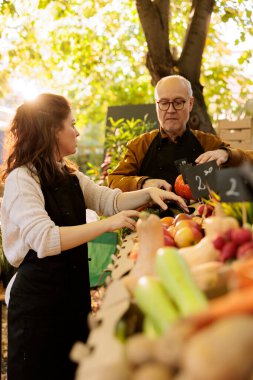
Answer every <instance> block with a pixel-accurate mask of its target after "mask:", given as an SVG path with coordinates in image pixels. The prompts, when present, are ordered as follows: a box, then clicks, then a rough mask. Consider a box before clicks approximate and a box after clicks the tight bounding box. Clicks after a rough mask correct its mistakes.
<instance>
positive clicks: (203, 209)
mask: <svg viewBox="0 0 253 380" xmlns="http://www.w3.org/2000/svg"><path fill="white" fill-rule="evenodd" d="M213 210H214V207H213V206H211V205H207V204H201V205H200V206H199V207H198V214H199V215H200V216H204V217H205V218H208V217H209V216H211V215H212V214H213Z"/></svg>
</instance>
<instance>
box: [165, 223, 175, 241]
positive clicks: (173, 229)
mask: <svg viewBox="0 0 253 380" xmlns="http://www.w3.org/2000/svg"><path fill="white" fill-rule="evenodd" d="M167 231H168V232H169V234H170V236H171V237H172V238H174V236H175V233H176V230H175V226H173V225H171V226H169V227H168V228H167Z"/></svg>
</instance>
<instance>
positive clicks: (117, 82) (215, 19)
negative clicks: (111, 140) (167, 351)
mask: <svg viewBox="0 0 253 380" xmlns="http://www.w3.org/2000/svg"><path fill="white" fill-rule="evenodd" d="M190 8H191V2H190V1H189V0H180V1H171V2H170V15H171V17H170V20H169V29H170V41H169V42H170V48H171V50H172V52H173V55H174V57H175V58H176V57H178V56H179V54H180V52H181V50H182V47H183V45H184V38H185V32H186V30H187V25H188V23H189V20H190ZM182 10H183V12H182ZM252 12H253V6H252V0H247V1H242V0H233V1H229V2H228V1H226V0H217V1H216V6H215V12H214V13H213V15H212V24H211V27H210V30H209V38H208V41H207V44H206V50H205V53H204V56H203V66H202V78H201V81H202V83H203V85H204V87H205V88H204V91H205V99H206V101H207V103H208V105H209V110H210V114H211V116H212V117H213V120H214V121H216V120H217V119H218V117H220V116H221V112H222V109H223V110H224V109H227V107H228V109H229V110H230V113H231V115H232V116H238V115H239V114H240V112H241V108H242V104H243V103H244V101H245V97H246V96H249V94H250V93H251V88H250V86H251V84H252V83H251V82H250V81H248V78H245V77H244V76H243V75H242V74H241V73H242V72H243V67H245V66H246V65H247V64H248V62H250V60H251V59H252V49H251V50H250V49H247V50H245V49H244V51H242V54H241V56H240V57H239V58H238V65H237V67H236V66H235V65H231V62H230V56H231V49H228V48H227V43H226V42H224V41H222V31H221V29H220V25H221V24H222V22H225V24H226V27H230V23H232V24H231V25H232V28H233V29H234V30H235V29H238V35H236V36H235V44H238V45H240V44H241V43H242V41H244V40H245V41H247V37H248V36H249V35H253V28H252ZM31 15H32V18H31ZM146 52H147V47H146V41H145V38H144V35H143V32H142V30H141V27H140V22H139V19H138V14H137V11H136V5H135V2H134V1H130V0H110V1H108V0H85V1H82V0H72V1H67V0H55V1H52V0H39V1H38V2H37V1H33V0H26V1H20V0H13V1H8V0H2V1H0V68H1V70H0V84H1V86H0V88H1V90H0V96H2V97H5V98H6V96H7V95H8V94H9V93H10V83H9V82H10V79H12V81H13V80H14V79H15V78H18V79H20V78H22V79H23V80H24V83H25V84H24V87H26V86H27V84H29V81H32V82H34V83H35V84H36V86H38V87H39V88H40V89H41V91H44V90H45V89H46V90H50V91H54V92H57V93H61V94H63V95H65V96H67V97H69V98H70V99H71V101H72V103H73V109H74V112H75V113H76V119H77V124H78V125H79V126H80V130H82V139H83V141H84V142H85V141H86V140H88V141H89V140H93V141H96V142H99V144H101V145H102V144H103V139H104V128H105V117H106V112H107V108H108V106H109V105H110V106H113V105H126V104H141V103H150V102H152V101H153V88H152V86H151V83H150V75H149V73H148V70H147V69H146V67H145V55H146ZM226 57H227V61H228V63H227V62H226V60H225V59H226ZM206 73H207V74H206ZM217 77H219V82H218V84H217V85H216V81H215V80H214V78H217ZM230 78H233V81H234V82H235V86H236V88H238V89H239V94H238V91H236V94H235V91H234V90H233V89H231V88H230V87H229V80H230ZM12 87H13V90H12V91H13V92H15V96H17V95H18V90H17V88H16V86H15V83H14V84H13V85H12ZM16 103H17V104H19V103H20V99H18V98H17V102H16ZM17 104H15V105H17Z"/></svg>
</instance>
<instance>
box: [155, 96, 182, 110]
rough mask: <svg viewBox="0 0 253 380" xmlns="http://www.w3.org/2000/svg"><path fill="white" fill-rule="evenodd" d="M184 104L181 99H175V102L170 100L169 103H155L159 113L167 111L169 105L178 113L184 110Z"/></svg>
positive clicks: (166, 101)
mask: <svg viewBox="0 0 253 380" xmlns="http://www.w3.org/2000/svg"><path fill="white" fill-rule="evenodd" d="M185 103H186V100H182V99H175V100H172V102H169V101H168V100H160V101H159V102H157V104H158V107H159V109H160V110H161V111H168V109H169V108H170V105H171V104H172V107H173V108H174V110H175V111H179V110H182V109H183V108H184V104H185Z"/></svg>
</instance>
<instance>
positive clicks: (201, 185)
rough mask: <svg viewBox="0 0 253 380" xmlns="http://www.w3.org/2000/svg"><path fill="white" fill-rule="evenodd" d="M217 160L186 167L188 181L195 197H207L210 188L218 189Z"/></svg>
mask: <svg viewBox="0 0 253 380" xmlns="http://www.w3.org/2000/svg"><path fill="white" fill-rule="evenodd" d="M217 168H218V166H217V164H216V161H215V160H213V161H210V162H206V163H204V164H200V165H196V166H192V167H187V168H185V169H184V171H185V176H186V178H187V182H188V184H189V186H190V188H191V191H192V195H193V196H194V198H201V197H206V196H208V195H209V190H208V188H210V189H211V190H214V191H216V171H217Z"/></svg>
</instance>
